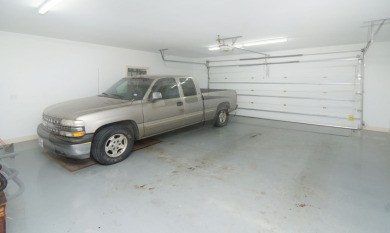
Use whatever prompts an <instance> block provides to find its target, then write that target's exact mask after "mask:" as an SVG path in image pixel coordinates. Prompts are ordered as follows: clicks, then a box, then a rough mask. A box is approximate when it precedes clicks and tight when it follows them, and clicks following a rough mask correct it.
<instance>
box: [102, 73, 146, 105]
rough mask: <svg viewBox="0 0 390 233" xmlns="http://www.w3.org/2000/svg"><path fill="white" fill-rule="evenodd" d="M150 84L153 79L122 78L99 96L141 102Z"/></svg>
mask: <svg viewBox="0 0 390 233" xmlns="http://www.w3.org/2000/svg"><path fill="white" fill-rule="evenodd" d="M152 82H153V79H148V78H123V79H121V80H119V81H118V82H117V83H115V84H114V85H113V86H112V87H110V88H108V90H107V91H105V92H103V94H102V95H101V96H105V97H110V98H116V99H125V100H142V98H144V95H145V93H146V91H147V90H148V89H149V86H150V84H151V83H152Z"/></svg>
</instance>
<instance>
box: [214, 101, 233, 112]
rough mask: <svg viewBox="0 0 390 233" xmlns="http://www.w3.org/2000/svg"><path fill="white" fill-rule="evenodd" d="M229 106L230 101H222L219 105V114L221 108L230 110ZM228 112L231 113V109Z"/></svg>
mask: <svg viewBox="0 0 390 233" xmlns="http://www.w3.org/2000/svg"><path fill="white" fill-rule="evenodd" d="M229 108H230V104H229V102H222V103H220V104H219V105H218V107H217V114H218V112H219V110H221V109H226V110H229ZM227 114H229V111H227Z"/></svg>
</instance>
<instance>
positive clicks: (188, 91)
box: [180, 78, 196, 96]
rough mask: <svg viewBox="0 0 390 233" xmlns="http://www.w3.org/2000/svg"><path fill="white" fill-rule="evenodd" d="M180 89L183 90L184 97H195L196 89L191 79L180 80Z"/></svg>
mask: <svg viewBox="0 0 390 233" xmlns="http://www.w3.org/2000/svg"><path fill="white" fill-rule="evenodd" d="M180 84H181V88H182V89H183V94H184V96H193V95H196V88H195V84H194V81H192V79H191V78H180Z"/></svg>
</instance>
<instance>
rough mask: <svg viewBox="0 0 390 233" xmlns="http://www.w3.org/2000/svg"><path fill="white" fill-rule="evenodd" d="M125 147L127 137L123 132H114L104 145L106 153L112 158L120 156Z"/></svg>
mask: <svg viewBox="0 0 390 233" xmlns="http://www.w3.org/2000/svg"><path fill="white" fill-rule="evenodd" d="M126 148H127V138H126V136H125V135H123V134H114V135H112V136H111V137H110V138H109V139H108V140H107V141H106V145H105V147H104V149H105V151H106V155H108V156H109V157H112V158H116V157H118V156H121V155H122V154H123V153H124V152H125V150H126Z"/></svg>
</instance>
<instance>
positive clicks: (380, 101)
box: [363, 42, 390, 132]
mask: <svg viewBox="0 0 390 233" xmlns="http://www.w3.org/2000/svg"><path fill="white" fill-rule="evenodd" d="M365 60H366V62H365V64H366V66H365V79H364V82H365V83H364V88H365V94H364V111H363V116H364V121H365V124H366V128H367V129H369V130H377V131H385V132H390V42H374V43H373V44H372V45H371V47H370V48H369V49H368V52H367V53H366V57H365Z"/></svg>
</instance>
